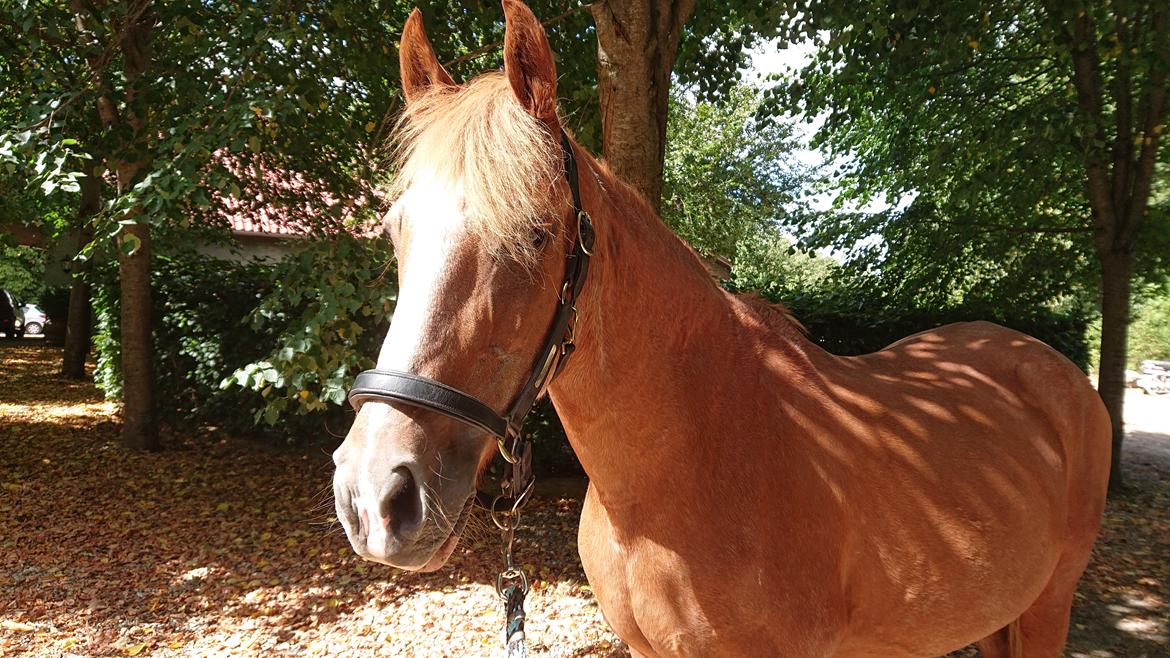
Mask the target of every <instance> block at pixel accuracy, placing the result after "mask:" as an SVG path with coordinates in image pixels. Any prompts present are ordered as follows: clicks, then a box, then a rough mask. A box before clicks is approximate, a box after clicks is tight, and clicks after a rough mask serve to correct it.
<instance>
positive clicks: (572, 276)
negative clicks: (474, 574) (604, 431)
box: [349, 131, 595, 504]
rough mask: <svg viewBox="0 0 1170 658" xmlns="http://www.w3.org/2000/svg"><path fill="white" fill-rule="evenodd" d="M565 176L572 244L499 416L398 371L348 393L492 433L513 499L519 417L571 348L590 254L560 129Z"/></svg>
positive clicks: (526, 452) (524, 449) (587, 223)
mask: <svg viewBox="0 0 1170 658" xmlns="http://www.w3.org/2000/svg"><path fill="white" fill-rule="evenodd" d="M561 149H562V151H563V154H564V169H565V179H566V181H567V182H568V184H569V190H570V192H571V193H572V197H573V213H574V217H575V219H576V222H575V226H572V225H570V229H572V228H575V229H576V231H575V233H576V234H575V235H574V236H573V247H572V249H571V250H570V252H569V253H568V254H567V255H566V256H565V278H564V280H563V282H562V283H561V287H560V290H559V292H558V295H557V307H556V312H555V314H554V315H553V321H552V326H551V328H550V329H549V332H548V336H547V337H546V338H545V341H544V345H543V346H542V348H541V350H540V352H539V353H538V354H537V357H536V360H535V362H534V363H533V367H532V374H531V376H529V378H528V381H527V382H526V383H525V384H524V387H523V388H522V389H520V393H519V394H518V395H517V396H516V400H515V402H513V403H512V406H511V407H510V408H509V409H508V411H507V412H506V413H504V414H499V413H497V412H496V411H495V410H494V409H492V408H491V407H490V406H488V405H487V404H485V403H484V402H482V401H480V400H479V399H478V398H476V397H475V396H473V395H470V394H468V393H464V392H463V391H460V390H459V389H457V388H454V387H452V386H448V385H447V384H444V383H443V382H440V381H437V380H434V379H431V378H429V377H423V376H422V375H417V374H414V373H410V372H401V371H398V370H378V369H374V370H366V371H364V372H362V373H361V374H359V375H358V376H357V379H356V380H354V383H353V388H352V389H350V391H349V402H350V404H351V405H353V407H354V409H360V408H361V405H362V404H363V403H365V402H367V401H370V400H375V401H378V402H398V403H401V404H408V405H411V406H415V407H421V408H423V409H428V410H430V411H434V412H436V413H440V414H443V415H444V416H447V417H449V418H454V419H455V420H458V421H461V422H463V423H465V424H467V425H470V426H472V427H475V428H476V429H479V430H482V431H484V432H486V433H488V434H491V435H492V436H495V437H496V441H497V443H498V445H499V449H500V454H501V455H503V457H504V459H505V460H507V461H508V463H510V464H512V465H513V474H512V475H513V477H512V478H511V479H510V482H509V484H510V485H511V486H509V487H507V488H508V489H510V492H509V493H510V497H511V498H514V499H517V500H515V501H514V504H515V503H519V502H520V501H519V500H518V499H519V497H521V496H522V495H523V494H524V493H526V489H527V485H528V483H529V481H530V480H531V466H530V460H531V446H530V444H529V443H528V441H527V440H526V439H524V437H523V434H522V431H521V430H522V427H523V424H524V419H525V418H526V417H527V416H528V414H529V412H530V411H532V406H533V405H534V404H536V401H537V400H538V399H539V398H540V396H541V395H542V394H543V393H544V392H545V390H546V389H547V388H548V385H549V384H550V383H552V381H553V380H554V379H555V378H556V376H557V375H558V374H560V372H561V370H562V369H564V367H565V364H566V363H567V362H568V360H569V357H570V356H571V355H572V354H573V350H574V349H576V345H575V343H574V335H573V334H574V326H575V324H576V321H577V298H578V296H579V295H580V294H581V290H582V289H583V288H584V287H585V278H586V274H587V273H588V271H589V258H590V256H591V255H592V253H593V242H594V237H595V236H594V232H593V221H592V219H591V218H590V217H589V213H587V212H585V210H584V209H582V208H581V187H580V180H579V178H578V173H577V159H576V156H575V155H574V154H573V145H572V142H570V141H569V137H568V135H566V134H565V133H564V132H563V131H562V132H561Z"/></svg>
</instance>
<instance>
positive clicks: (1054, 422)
mask: <svg viewBox="0 0 1170 658" xmlns="http://www.w3.org/2000/svg"><path fill="white" fill-rule="evenodd" d="M504 10H505V14H506V37H505V43H504V70H503V72H502V73H500V72H497V73H488V74H485V75H482V76H480V77H478V78H476V79H474V80H472V81H471V82H470V83H467V84H465V85H459V84H457V83H455V82H454V81H453V80H452V79H451V77H450V76H449V75H448V74H447V73H446V72H445V71H444V70H443V68H442V66H441V65H440V64H439V62H438V60H437V59H436V57H435V53H434V51H433V49H432V47H431V44H430V42H429V41H428V39H427V37H426V35H425V33H424V31H423V28H422V21H421V18H420V15H419V14H418V13H417V11H416V12H415V13H414V14H412V15H411V17H410V19H409V20H408V21H407V23H406V26H405V30H404V33H403V36H402V44H401V53H400V57H401V66H402V71H401V74H402V84H403V88H404V91H405V95H406V99H407V106H406V110H405V113H404V117H403V119H402V122H401V124H400V129H399V135H398V137H399V139H400V143H401V152H400V153H401V155H400V162H399V166H400V168H399V176H398V192H399V197H398V200H397V202H396V203H395V204H394V206H393V209H392V210H391V211H390V212H389V213H388V215H387V216H386V218H385V230H386V232H387V233H388V234H389V236H390V237H391V239H392V241H393V244H394V249H395V252H396V254H397V257H398V263H399V272H400V277H401V279H400V286H401V289H400V297H399V302H398V306H397V309H396V312H395V316H394V320H393V323H392V325H391V327H390V331H389V334H388V335H387V337H386V341H385V343H384V345H383V347H382V351H381V353H380V355H379V357H378V367H379V368H382V369H396V370H400V371H407V372H411V373H417V374H419V375H421V376H424V377H429V378H433V379H435V380H438V381H440V382H444V383H446V384H449V385H451V386H453V387H455V388H458V389H460V390H463V391H468V392H469V393H471V394H472V395H474V396H475V397H477V398H479V399H480V400H482V401H483V402H484V403H486V404H487V405H489V406H491V407H493V408H495V409H497V410H499V409H505V408H507V406H508V405H509V404H510V403H511V402H512V400H514V399H516V397H517V396H518V395H519V392H520V388H521V386H522V385H523V383H524V381H525V380H526V378H527V377H528V376H529V374H530V369H531V366H532V363H533V359H534V356H533V355H535V354H537V351H538V349H539V346H540V345H541V343H542V341H543V340H544V338H545V336H546V332H547V331H548V327H549V321H550V317H552V314H553V309H554V308H555V306H556V302H557V298H558V296H557V295H558V290H557V289H558V287H559V284H560V282H561V281H562V278H563V276H564V272H565V267H566V253H567V251H568V250H569V247H570V246H571V245H572V244H573V241H574V239H575V238H576V231H577V222H576V217H575V216H574V214H573V212H572V203H571V195H570V189H569V186H568V185H567V184H566V178H565V175H564V170H563V169H562V167H563V165H562V158H561V147H560V141H559V140H560V136H561V134H562V132H561V131H562V126H561V122H560V119H559V118H558V115H557V106H556V79H557V77H556V70H555V67H554V64H553V56H552V53H551V51H550V49H549V45H548V41H547V39H546V37H545V34H544V30H543V28H542V27H541V26H540V23H539V22H538V21H537V19H536V18H535V17H534V16H533V15H532V13H531V11H529V9H528V8H527V7H525V6H524V5H522V4H521V3H520V2H519V1H518V0H504ZM571 148H572V149H573V154H574V156H575V158H576V161H577V163H578V165H579V172H578V174H579V175H578V179H579V181H580V195H581V200H582V204H583V206H584V207H585V208H586V209H587V210H588V211H589V212H590V213H591V214H592V217H593V223H594V226H595V228H596V244H595V246H594V252H593V253H594V256H593V264H592V269H591V270H590V271H589V274H588V285H586V286H585V288H584V291H583V292H582V293H581V295H580V298H579V299H578V304H577V306H578V311H579V319H578V321H577V325H576V344H577V350H576V354H575V356H574V357H573V360H572V361H571V362H569V363H568V365H567V366H566V368H565V369H564V370H563V372H561V373H560V374H559V376H558V377H557V378H556V379H555V381H554V382H553V383H552V385H551V387H550V392H551V396H552V400H553V403H554V404H555V406H556V409H557V413H558V414H559V415H560V418H561V420H562V421H563V423H564V426H565V430H566V431H567V433H568V436H569V440H570V442H571V444H572V446H573V449H574V450H575V451H576V453H577V456H578V457H579V458H580V461H581V464H582V465H583V466H584V468H585V471H586V472H587V474H588V475H589V481H590V485H589V491H588V494H587V495H586V499H585V506H584V511H583V512H582V518H581V527H580V542H579V543H580V553H581V561H582V563H583V565H584V567H585V571H586V573H587V575H588V577H589V582H590V584H591V585H592V587H593V591H594V592H595V593H596V596H597V601H598V603H599V604H600V606H601V609H602V611H603V613H604V615H605V618H606V620H607V621H608V622H609V624H610V625H611V626H612V627H613V630H614V631H615V632H616V633H617V634H618V635H619V636H620V637H621V638H622V639H623V640H624V641H625V642H626V643H628V644H629V646H630V648H631V651H632V652H633V654H634V655H635V656H791V657H794V658H810V657H828V656H833V657H839V658H845V657H862V656H866V657H881V658H901V657H926V656H937V655H940V654H943V653H946V652H948V651H951V650H954V649H956V648H958V647H962V646H964V645H967V644H969V643H971V642H976V641H978V642H979V643H980V647H981V648H982V650H983V653H984V655H985V656H991V657H1005V658H1006V657H1009V656H1025V657H1027V658H1045V657H1055V656H1059V655H1060V654H1061V651H1062V648H1063V646H1064V643H1065V638H1066V634H1067V630H1068V624H1069V611H1070V607H1071V606H1072V602H1073V592H1074V590H1075V589H1076V585H1077V581H1078V579H1079V578H1080V575H1081V573H1082V571H1083V570H1084V568H1085V565H1086V563H1087V561H1088V559H1089V551H1090V548H1091V547H1092V544H1093V540H1094V537H1095V536H1096V534H1097V530H1098V526H1099V524H1100V519H1101V514H1102V511H1103V507H1104V500H1105V487H1106V479H1107V475H1108V469H1109V452H1110V451H1109V448H1110V446H1109V443H1110V431H1109V419H1108V417H1107V415H1106V411H1105V409H1104V407H1103V405H1102V403H1101V401H1100V399H1099V398H1098V396H1097V394H1096V393H1095V392H1094V390H1093V389H1092V387H1091V386H1090V385H1089V382H1088V381H1087V379H1086V377H1085V376H1084V375H1083V374H1082V373H1081V372H1080V371H1078V369H1077V368H1076V367H1075V366H1074V365H1073V364H1072V363H1070V362H1069V361H1068V360H1067V359H1065V358H1064V357H1063V356H1061V355H1060V354H1058V353H1057V352H1056V351H1055V350H1053V349H1051V348H1050V347H1048V346H1047V345H1045V344H1043V343H1041V342H1040V341H1038V340H1035V339H1033V338H1030V337H1028V336H1025V335H1023V334H1020V333H1017V332H1015V331H1010V330H1008V329H1004V328H1002V327H998V326H996V325H993V324H988V323H982V322H977V323H969V324H956V325H949V326H945V327H940V328H938V329H933V330H930V331H925V332H923V333H920V334H917V335H914V336H911V337H909V338H906V339H904V340H901V341H899V342H897V343H895V344H893V345H891V346H889V347H887V348H885V349H883V350H881V351H880V352H876V353H873V354H868V355H865V356H859V357H839V356H834V355H832V354H829V353H827V352H825V351H824V350H822V349H820V348H819V347H817V346H815V345H814V344H813V343H812V342H810V341H809V340H808V339H807V338H806V337H805V336H804V334H803V333H802V330H801V328H800V327H799V325H797V324H796V322H795V321H794V320H792V319H791V318H790V317H789V316H788V314H787V313H786V312H785V311H784V310H783V309H782V308H779V307H773V306H768V305H766V304H763V303H761V302H758V301H755V300H753V299H747V298H742V297H737V296H734V295H730V294H728V293H726V292H724V291H723V290H721V289H720V288H719V287H718V286H717V285H715V283H714V282H712V280H711V278H710V276H709V275H708V273H707V272H706V270H705V269H704V267H703V265H702V263H701V262H700V260H699V259H698V258H697V257H696V256H695V254H694V253H693V252H692V251H691V250H690V249H689V248H688V247H687V246H686V245H685V244H684V243H683V242H682V241H680V240H679V239H678V238H677V237H675V236H674V235H673V234H672V233H671V232H670V230H669V229H668V228H667V227H666V226H665V225H664V224H663V223H662V221H661V220H660V219H659V218H658V217H657V216H656V215H655V213H654V212H653V211H652V210H651V208H650V206H649V205H647V203H646V202H645V201H644V200H642V199H641V198H640V197H639V196H638V195H637V194H636V193H635V192H634V191H632V190H631V188H629V187H628V186H627V185H625V184H624V183H622V182H621V181H619V180H617V178H616V177H615V176H614V175H613V174H612V173H610V172H609V171H608V170H607V169H606V167H605V165H604V164H602V163H600V162H598V161H597V160H595V159H594V158H592V157H591V156H590V155H589V154H587V153H586V152H584V151H583V150H582V149H581V148H580V147H577V146H576V145H572V146H571ZM697 183H699V184H701V181H700V182H697ZM495 446H496V443H495V441H494V440H492V438H491V437H490V436H488V435H487V434H486V433H485V432H484V431H482V430H477V429H475V428H473V427H472V426H470V425H467V424H464V423H460V422H458V421H456V420H452V419H450V418H448V417H445V416H443V415H441V414H438V413H434V412H432V411H429V410H426V409H419V408H416V407H412V406H405V405H400V404H393V403H388V402H382V401H368V402H366V403H365V404H363V405H362V406H361V408H360V411H359V412H358V414H357V417H356V419H355V422H354V424H353V427H352V429H351V430H350V432H349V434H348V436H347V437H346V439H345V442H344V443H343V444H342V445H341V447H340V448H339V449H338V450H337V452H336V453H335V455H334V459H335V462H336V464H337V471H336V474H335V478H334V492H335V494H336V499H337V511H338V516H339V518H340V519H341V521H342V523H343V524H344V527H345V531H346V533H347V534H348V536H349V538H350V541H351V543H352V544H353V548H354V550H355V551H357V552H358V553H359V554H361V555H363V556H364V557H366V558H368V559H371V560H376V561H379V562H383V563H386V564H390V565H394V566H396V567H400V568H403V569H412V570H430V569H437V568H439V567H440V566H441V565H442V564H443V563H444V562H445V561H446V559H447V557H448V556H449V555H450V553H451V551H452V550H453V548H454V546H455V543H456V542H457V541H458V536H459V533H460V531H461V529H462V521H463V520H464V519H465V517H466V514H467V509H468V507H469V506H470V501H471V500H472V498H473V493H474V491H475V485H476V480H477V477H478V475H479V474H480V472H481V470H482V468H483V467H484V465H485V464H487V463H488V461H489V460H490V459H491V457H492V455H493V452H494V450H495Z"/></svg>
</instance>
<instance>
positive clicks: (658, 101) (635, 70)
mask: <svg viewBox="0 0 1170 658" xmlns="http://www.w3.org/2000/svg"><path fill="white" fill-rule="evenodd" d="M694 9H695V0H673V1H672V0H598V1H597V2H594V3H593V5H592V7H591V11H592V13H593V20H594V22H595V23H596V25H597V82H598V91H599V94H600V97H601V126H602V151H603V153H604V155H605V160H606V163H607V164H608V165H609V167H610V169H611V170H612V171H613V172H614V173H615V174H617V175H618V177H619V178H621V179H622V180H624V181H626V182H627V183H629V184H630V185H633V186H634V188H635V189H637V190H638V191H639V192H641V193H642V195H643V196H644V197H645V198H646V200H647V201H649V202H650V205H652V206H653V207H654V208H655V210H657V209H658V206H659V203H660V201H661V197H662V164H663V160H664V158H665V156H666V119H667V111H668V109H669V107H670V77H671V71H672V70H673V68H674V60H675V57H676V56H677V55H678V44H679V39H680V37H681V36H682V27H683V24H684V23H686V21H687V19H688V18H690V15H691V12H693V11H694Z"/></svg>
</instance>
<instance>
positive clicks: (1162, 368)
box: [1137, 359, 1170, 395]
mask: <svg viewBox="0 0 1170 658" xmlns="http://www.w3.org/2000/svg"><path fill="white" fill-rule="evenodd" d="M1137 387H1138V388H1140V389H1142V392H1144V393H1146V394H1147V395H1166V394H1170V361H1155V360H1152V359H1150V360H1146V361H1142V373H1141V375H1140V376H1139V377H1138V378H1137Z"/></svg>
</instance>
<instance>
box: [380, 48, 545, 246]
mask: <svg viewBox="0 0 1170 658" xmlns="http://www.w3.org/2000/svg"><path fill="white" fill-rule="evenodd" d="M395 139H396V141H397V144H398V147H397V150H396V152H395V157H394V162H395V169H396V171H397V175H396V176H395V179H394V183H393V185H392V188H391V192H392V193H393V194H395V195H396V196H397V195H398V194H401V193H402V192H403V191H405V190H406V189H407V188H409V187H410V186H411V185H412V184H414V183H416V182H419V181H423V180H426V181H430V182H437V183H439V184H440V185H444V186H448V187H449V188H450V189H451V191H452V192H455V191H458V192H461V193H462V194H463V198H464V200H465V202H466V212H467V220H468V228H469V229H470V230H471V231H472V232H473V233H474V234H476V235H477V236H478V237H479V238H480V239H481V240H483V242H484V247H485V248H486V249H487V250H488V251H489V252H490V253H493V254H497V255H506V256H508V257H510V258H513V259H515V260H517V261H519V262H522V263H526V264H531V263H532V262H534V260H535V251H534V249H533V239H532V235H533V231H535V230H536V229H537V228H539V227H541V226H544V225H546V223H547V222H548V220H549V218H550V217H552V216H553V214H554V213H555V212H556V201H557V195H556V194H555V193H554V191H553V190H554V189H555V185H556V182H557V180H558V179H559V177H560V175H561V166H562V165H561V151H560V143H559V142H558V141H557V139H556V138H555V137H554V136H553V135H551V134H550V132H549V130H548V128H547V126H546V125H545V124H544V123H543V122H541V121H540V120H539V119H536V118H534V117H533V116H532V115H530V114H529V113H528V112H527V111H526V110H525V109H524V108H523V107H522V106H521V105H520V103H519V101H517V100H516V97H515V94H513V92H512V88H511V86H510V85H509V83H508V80H507V78H506V77H504V74H503V73H502V72H498V71H497V72H492V73H486V74H484V75H481V76H478V77H476V78H475V79H473V80H471V82H469V83H467V84H465V85H462V86H460V87H456V88H451V87H443V86H442V85H437V86H436V87H433V88H432V89H431V91H429V92H427V93H426V94H424V95H423V96H422V97H420V98H417V99H414V100H412V101H411V103H410V104H409V105H407V106H406V109H405V110H404V111H403V112H402V114H401V116H400V117H399V119H398V123H397V125H396V127H395Z"/></svg>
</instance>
